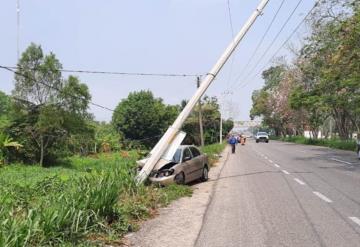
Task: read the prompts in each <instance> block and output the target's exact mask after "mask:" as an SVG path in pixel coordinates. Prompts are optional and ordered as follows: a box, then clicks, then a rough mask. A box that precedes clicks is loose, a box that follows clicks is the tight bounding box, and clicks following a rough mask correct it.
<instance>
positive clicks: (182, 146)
mask: <svg viewBox="0 0 360 247" xmlns="http://www.w3.org/2000/svg"><path fill="white" fill-rule="evenodd" d="M189 147H194V148H198V147H196V146H195V145H180V146H179V148H181V149H184V148H189Z"/></svg>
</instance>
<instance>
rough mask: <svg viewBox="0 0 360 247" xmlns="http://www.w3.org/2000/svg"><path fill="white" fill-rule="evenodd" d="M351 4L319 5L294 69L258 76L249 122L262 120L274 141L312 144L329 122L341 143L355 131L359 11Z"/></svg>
mask: <svg viewBox="0 0 360 247" xmlns="http://www.w3.org/2000/svg"><path fill="white" fill-rule="evenodd" d="M356 2H357V1H333V0H328V1H321V3H319V6H318V7H317V8H316V11H315V12H314V14H313V15H312V20H311V24H312V26H311V27H312V33H311V35H310V36H309V37H308V38H307V39H306V41H305V42H304V45H303V47H302V48H301V50H300V52H299V56H298V58H297V59H296V60H295V63H294V64H292V65H290V66H284V65H278V66H275V67H271V68H269V69H267V70H266V71H264V72H263V78H264V80H265V86H264V87H263V88H262V89H261V90H259V91H254V93H253V98H252V99H253V108H252V110H251V114H250V115H251V117H252V118H254V117H262V119H263V122H264V124H265V125H267V126H269V127H270V128H272V129H274V131H275V133H276V135H282V136H285V135H299V134H302V133H303V131H304V130H309V131H311V132H312V133H313V136H314V138H316V137H317V133H318V131H319V130H320V129H329V128H328V127H325V126H324V125H326V124H328V123H329V122H330V121H331V122H332V121H334V123H335V129H334V132H336V133H337V134H338V135H339V136H340V138H341V139H350V138H351V136H352V133H354V132H359V130H360V125H359V123H360V74H359V73H360V42H359V40H360V9H359V4H358V3H356Z"/></svg>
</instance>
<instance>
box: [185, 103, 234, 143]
mask: <svg viewBox="0 0 360 247" xmlns="http://www.w3.org/2000/svg"><path fill="white" fill-rule="evenodd" d="M185 103H186V101H185V100H183V101H182V105H181V106H180V107H182V106H185V105H184V104H185ZM201 104H202V106H201V109H202V123H203V131H204V141H205V144H206V145H209V144H212V143H216V142H219V138H220V137H219V132H220V109H219V104H218V100H217V98H216V97H208V96H205V97H204V99H203V101H202V103H201ZM233 126H234V122H233V121H232V120H231V119H227V120H223V136H226V135H227V134H228V133H229V132H230V130H231V129H232V128H233ZM182 129H183V131H185V132H186V134H187V136H186V139H185V141H184V143H187V144H195V145H201V141H200V128H199V107H198V106H197V107H195V109H194V110H193V111H192V113H191V114H190V116H189V117H188V119H187V120H186V121H185V123H184V125H183V128H182Z"/></svg>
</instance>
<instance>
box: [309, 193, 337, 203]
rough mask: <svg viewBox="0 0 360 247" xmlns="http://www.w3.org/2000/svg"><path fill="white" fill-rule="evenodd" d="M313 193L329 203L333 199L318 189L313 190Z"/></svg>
mask: <svg viewBox="0 0 360 247" xmlns="http://www.w3.org/2000/svg"><path fill="white" fill-rule="evenodd" d="M313 193H314V194H315V195H317V196H318V197H319V198H321V199H323V200H324V201H326V202H328V203H331V202H332V201H331V200H330V199H329V198H327V197H326V196H324V195H323V194H321V193H320V192H317V191H313Z"/></svg>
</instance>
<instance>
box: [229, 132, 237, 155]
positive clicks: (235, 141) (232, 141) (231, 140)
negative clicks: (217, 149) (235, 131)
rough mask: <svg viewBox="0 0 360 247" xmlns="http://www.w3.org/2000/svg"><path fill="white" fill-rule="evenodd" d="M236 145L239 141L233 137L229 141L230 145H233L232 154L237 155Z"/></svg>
mask: <svg viewBox="0 0 360 247" xmlns="http://www.w3.org/2000/svg"><path fill="white" fill-rule="evenodd" d="M236 143H237V139H236V137H235V136H234V135H232V136H231V137H230V139H229V144H230V145H231V152H232V153H235V146H236Z"/></svg>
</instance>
